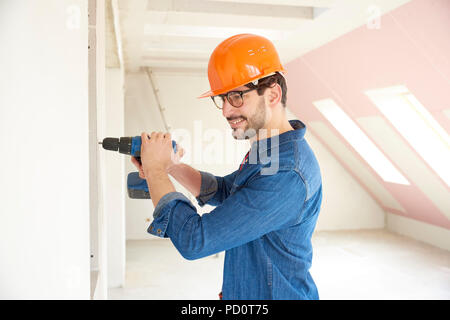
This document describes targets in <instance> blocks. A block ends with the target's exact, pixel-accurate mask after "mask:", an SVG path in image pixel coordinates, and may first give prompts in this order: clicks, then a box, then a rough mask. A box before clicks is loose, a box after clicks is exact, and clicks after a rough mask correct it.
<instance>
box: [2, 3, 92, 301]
mask: <svg viewBox="0 0 450 320" xmlns="http://www.w3.org/2000/svg"><path fill="white" fill-rule="evenodd" d="M87 42H88V33H87V1H86V0H70V1H69V0H53V1H50V0H47V1H45V4H43V3H42V1H17V0H10V1H1V2H0V43H1V47H2V49H1V50H0V70H1V72H2V76H1V77H0V132H1V134H0V139H1V141H0V142H1V143H0V145H1V146H2V150H3V152H2V155H3V156H2V159H1V166H0V176H1V179H0V192H1V193H0V194H1V208H0V216H1V221H2V222H1V223H0V237H1V241H0V265H1V267H0V298H1V299H5V298H6V299H9V298H17V299H47V298H56V299H68V298H70V299H89V293H90V286H89V276H90V275H89V269H90V268H89V259H90V257H89V255H90V251H89V153H88V150H89V148H88V141H89V140H88V132H89V126H88V53H87Z"/></svg>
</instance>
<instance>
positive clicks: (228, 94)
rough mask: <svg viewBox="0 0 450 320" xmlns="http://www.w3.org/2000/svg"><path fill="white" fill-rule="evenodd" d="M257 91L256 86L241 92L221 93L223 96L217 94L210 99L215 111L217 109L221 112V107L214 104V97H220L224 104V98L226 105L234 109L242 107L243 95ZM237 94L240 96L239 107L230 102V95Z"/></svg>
mask: <svg viewBox="0 0 450 320" xmlns="http://www.w3.org/2000/svg"><path fill="white" fill-rule="evenodd" d="M257 89H258V86H256V87H255V88H251V89H248V90H243V91H236V90H235V91H228V92H227V93H223V94H218V95H216V96H211V99H212V101H213V102H214V105H215V106H216V107H217V109H219V110H222V109H223V106H222V107H219V106H218V105H217V103H216V101H215V100H214V98H215V97H220V98H222V101H223V102H225V97H226V98H227V101H228V103H229V104H231V105H232V106H233V107H235V108H240V107H242V106H243V105H244V97H243V95H244V94H246V93H248V92H250V91H253V90H257ZM236 93H237V94H239V95H240V96H241V104H240V105H239V106H235V105H234V104H233V103H231V101H230V95H232V94H236Z"/></svg>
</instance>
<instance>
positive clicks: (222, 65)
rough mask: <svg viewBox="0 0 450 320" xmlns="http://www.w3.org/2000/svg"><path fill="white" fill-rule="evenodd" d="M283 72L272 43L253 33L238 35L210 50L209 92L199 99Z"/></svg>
mask: <svg viewBox="0 0 450 320" xmlns="http://www.w3.org/2000/svg"><path fill="white" fill-rule="evenodd" d="M278 71H280V72H286V70H285V69H284V68H283V66H282V65H281V62H280V58H279V56H278V53H277V51H276V49H275V46H274V45H273V43H272V42H271V41H270V40H268V39H266V38H264V37H261V36H257V35H254V34H238V35H235V36H232V37H230V38H228V39H226V40H224V41H222V42H221V43H220V44H219V45H218V46H217V47H216V49H214V51H213V53H212V54H211V57H210V58H209V64H208V79H209V84H210V86H211V90H209V91H208V92H205V93H204V94H202V95H201V96H200V97H199V98H205V97H210V96H216V95H218V94H222V93H225V92H228V91H230V90H233V89H235V88H237V87H240V86H243V85H245V84H247V83H249V82H252V81H255V80H257V79H260V78H264V77H266V76H268V75H270V74H273V73H274V72H278Z"/></svg>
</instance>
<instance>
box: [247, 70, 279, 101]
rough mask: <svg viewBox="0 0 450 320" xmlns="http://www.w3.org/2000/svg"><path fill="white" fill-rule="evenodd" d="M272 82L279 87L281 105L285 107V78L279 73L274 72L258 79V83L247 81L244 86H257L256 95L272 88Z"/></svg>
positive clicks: (250, 87) (251, 87)
mask: <svg viewBox="0 0 450 320" xmlns="http://www.w3.org/2000/svg"><path fill="white" fill-rule="evenodd" d="M274 84H278V85H279V86H280V87H281V92H282V95H281V104H282V105H283V107H286V100H287V86H286V80H285V79H284V77H283V76H282V75H281V74H280V73H279V72H276V73H275V74H273V75H271V76H268V77H265V78H262V79H259V80H258V84H257V85H254V84H253V83H251V82H250V83H247V84H246V85H245V86H246V87H248V88H249V89H254V88H256V87H257V88H258V89H257V92H258V95H260V96H261V95H263V94H264V92H265V91H266V89H267V88H273V86H274Z"/></svg>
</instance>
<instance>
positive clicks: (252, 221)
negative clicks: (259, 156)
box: [148, 171, 306, 260]
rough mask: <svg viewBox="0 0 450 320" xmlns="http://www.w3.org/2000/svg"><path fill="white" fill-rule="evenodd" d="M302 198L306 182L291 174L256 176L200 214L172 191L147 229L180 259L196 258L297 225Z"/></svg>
mask: <svg viewBox="0 0 450 320" xmlns="http://www.w3.org/2000/svg"><path fill="white" fill-rule="evenodd" d="M305 198H306V187H305V184H304V182H303V180H302V179H301V178H300V177H299V175H298V174H297V173H296V172H294V171H280V172H278V173H277V174H275V175H271V176H257V177H255V178H253V179H252V181H249V182H248V184H247V185H246V186H245V187H243V188H241V189H240V190H239V191H238V192H236V193H234V194H231V195H229V196H228V197H227V198H226V199H225V200H223V202H222V205H219V206H217V207H216V208H215V209H214V210H213V211H211V212H210V213H206V214H203V215H202V216H200V215H199V214H198V213H197V210H196V208H195V207H194V206H193V205H192V204H191V202H190V201H189V200H188V199H187V198H186V197H185V196H184V195H182V194H180V193H177V192H172V193H169V194H167V195H165V196H164V197H163V198H161V200H160V202H159V203H158V205H157V206H156V208H155V214H154V216H155V219H154V221H153V222H152V224H151V225H150V227H149V230H148V231H149V232H150V233H151V234H154V235H157V236H160V237H169V238H170V239H171V241H172V243H173V244H174V245H175V247H176V248H177V250H178V251H179V252H180V253H181V255H182V256H183V257H184V258H186V259H189V260H192V259H198V258H201V257H205V256H208V255H211V254H214V253H217V252H221V251H223V250H228V249H230V248H233V247H236V246H239V245H242V244H244V243H247V242H249V241H252V240H254V239H257V238H259V237H261V236H263V235H264V234H266V233H269V232H271V231H274V230H277V229H279V228H281V227H287V226H290V225H293V224H295V223H299V221H300V219H301V209H300V208H302V207H303V205H300V206H299V204H303V203H304V201H305Z"/></svg>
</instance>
